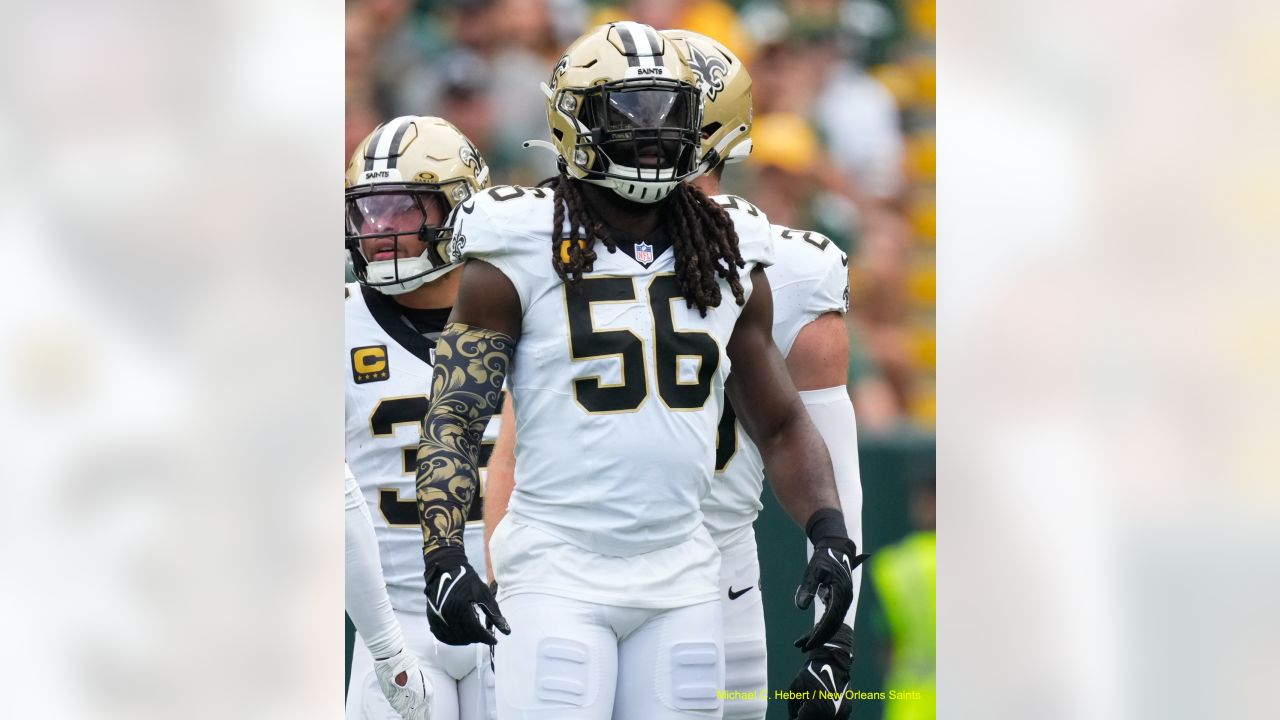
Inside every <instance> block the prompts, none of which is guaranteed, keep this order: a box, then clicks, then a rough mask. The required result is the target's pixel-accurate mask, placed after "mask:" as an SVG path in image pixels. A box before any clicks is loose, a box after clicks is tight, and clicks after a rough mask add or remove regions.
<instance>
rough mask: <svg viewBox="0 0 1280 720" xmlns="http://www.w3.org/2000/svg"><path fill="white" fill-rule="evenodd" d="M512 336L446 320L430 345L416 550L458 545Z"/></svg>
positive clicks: (496, 406) (420, 452)
mask: <svg viewBox="0 0 1280 720" xmlns="http://www.w3.org/2000/svg"><path fill="white" fill-rule="evenodd" d="M514 352H515V340H513V339H512V338H511V337H510V336H508V335H504V334H502V333H500V332H495V331H493V330H486V329H484V328H478V327H471V326H470V325H463V324H461V323H449V324H448V325H446V326H445V327H444V332H443V333H441V335H440V339H439V340H438V341H437V342H436V364H435V369H434V371H433V372H432V375H431V406H430V408H429V409H428V410H427V416H426V418H425V420H424V422H423V431H422V442H420V443H419V444H418V474H417V490H418V517H419V519H420V520H421V521H422V537H423V545H422V553H423V555H424V556H425V555H430V554H432V553H434V552H436V551H437V550H442V549H444V548H447V547H456V548H458V549H462V530H463V526H464V525H466V522H467V509H468V508H469V507H471V501H472V498H473V497H474V496H475V493H476V488H477V487H478V486H479V475H478V469H479V466H480V463H479V452H480V441H481V438H482V437H483V435H484V428H485V425H487V424H488V423H489V418H491V417H492V416H493V415H494V413H496V412H497V411H498V409H499V403H500V402H501V399H502V383H503V381H504V380H505V379H506V377H507V368H508V367H509V366H510V364H511V356H512V354H513V353H514Z"/></svg>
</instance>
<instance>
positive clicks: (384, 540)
mask: <svg viewBox="0 0 1280 720" xmlns="http://www.w3.org/2000/svg"><path fill="white" fill-rule="evenodd" d="M449 310H450V309H449V308H441V309H438V310H418V311H414V310H408V309H406V308H404V307H402V306H401V305H399V304H397V303H396V302H395V301H394V300H392V299H391V298H390V297H388V296H386V295H383V294H382V293H379V292H377V291H376V290H371V289H369V288H366V287H363V286H360V285H357V284H354V283H353V284H351V285H348V286H347V301H346V362H345V372H346V379H347V382H346V416H347V445H346V456H347V464H348V465H350V467H351V472H352V473H353V474H354V475H355V477H356V480H357V482H359V484H360V491H361V493H362V494H363V495H364V499H365V501H366V502H367V503H369V513H370V515H372V516H373V525H374V530H375V532H376V534H377V537H378V555H379V558H380V559H381V562H382V575H383V577H384V578H385V579H386V582H387V593H388V595H389V596H390V598H391V605H392V607H394V608H395V609H396V610H399V611H401V612H414V613H424V614H425V613H426V608H427V605H426V596H425V595H424V590H425V581H424V579H423V571H424V570H425V566H424V565H423V562H422V528H421V526H420V524H419V521H418V504H417V500H416V497H417V492H416V487H415V470H416V468H417V463H416V462H415V457H416V454H417V450H418V440H419V438H420V436H421V432H422V419H423V417H424V416H425V415H426V414H427V406H428V404H429V402H430V401H429V395H430V393H431V372H432V360H433V357H434V353H435V340H436V338H438V337H439V333H440V330H441V329H442V328H443V327H444V324H445V322H446V320H447V319H448V315H449ZM498 423H499V418H498V416H496V415H495V416H494V418H493V420H492V421H491V422H490V423H489V426H488V427H487V428H486V429H485V434H484V445H483V447H482V449H481V457H480V465H481V467H482V468H483V466H484V465H486V464H487V460H488V456H489V453H490V452H491V451H492V450H493V442H494V440H496V439H497V436H498ZM483 476H484V470H483V469H482V470H481V485H480V487H481V491H480V492H479V493H476V496H475V501H474V502H473V504H472V506H471V508H470V511H469V513H468V515H467V526H466V529H465V530H464V533H463V535H464V537H463V541H464V543H465V545H466V553H467V559H468V560H469V561H470V562H471V566H472V567H474V568H476V570H477V571H479V572H481V573H483V572H484V569H485V556H484V527H483V518H482V515H481V512H482V509H483V504H482V501H481V496H482V495H483V492H484V477H483Z"/></svg>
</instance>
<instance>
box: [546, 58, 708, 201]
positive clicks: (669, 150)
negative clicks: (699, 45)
mask: <svg viewBox="0 0 1280 720" xmlns="http://www.w3.org/2000/svg"><path fill="white" fill-rule="evenodd" d="M700 100H701V96H700V94H699V91H698V89H697V88H696V87H694V86H693V85H690V84H689V83H685V82H681V81H678V80H672V79H668V78H644V79H635V78H633V79H626V80H615V81H613V82H607V83H602V84H599V85H594V86H592V87H589V88H586V89H583V90H565V91H562V92H561V93H560V95H559V98H558V100H557V109H558V110H559V111H560V112H561V113H563V114H565V115H568V116H570V117H571V118H573V117H574V111H579V110H580V112H578V113H577V115H576V119H575V121H576V122H577V124H578V126H579V131H580V132H579V134H578V138H577V143H576V145H575V149H574V152H573V155H574V156H573V157H572V158H566V160H568V161H569V162H571V163H573V164H574V165H576V166H577V167H578V168H579V169H580V170H582V171H585V173H586V175H585V177H584V178H583V179H584V180H585V181H587V182H591V183H594V184H596V185H602V186H604V187H608V188H610V189H612V190H613V191H614V192H616V193H617V194H619V195H621V196H622V197H624V198H626V199H628V200H631V201H633V202H640V203H653V202H657V201H659V200H661V199H663V198H664V197H666V196H667V195H668V194H669V193H670V192H671V190H672V189H674V188H675V186H676V184H677V183H679V182H680V181H681V180H683V179H684V178H686V177H688V176H689V175H690V174H692V173H693V172H694V171H695V170H696V169H697V168H696V166H697V159H698V143H699V141H700V134H699V127H700V125H701V117H702V108H701V103H700Z"/></svg>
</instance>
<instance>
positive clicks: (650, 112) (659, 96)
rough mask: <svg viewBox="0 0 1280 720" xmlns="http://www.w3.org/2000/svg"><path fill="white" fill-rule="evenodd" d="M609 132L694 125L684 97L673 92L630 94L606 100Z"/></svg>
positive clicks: (616, 94)
mask: <svg viewBox="0 0 1280 720" xmlns="http://www.w3.org/2000/svg"><path fill="white" fill-rule="evenodd" d="M605 119H606V122H607V129H609V130H631V129H646V128H684V127H688V126H689V125H690V123H692V122H693V116H692V115H691V114H690V112H689V103H688V98H687V97H686V93H681V92H678V91H676V90H631V91H622V92H611V93H609V94H608V95H607V96H606V113H605Z"/></svg>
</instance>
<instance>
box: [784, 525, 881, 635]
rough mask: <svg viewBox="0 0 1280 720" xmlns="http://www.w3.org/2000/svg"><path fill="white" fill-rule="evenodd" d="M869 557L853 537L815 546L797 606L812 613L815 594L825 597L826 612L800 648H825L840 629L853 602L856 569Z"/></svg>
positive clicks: (815, 544)
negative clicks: (860, 552) (825, 644)
mask: <svg viewBox="0 0 1280 720" xmlns="http://www.w3.org/2000/svg"><path fill="white" fill-rule="evenodd" d="M868 557H870V556H869V555H859V554H858V546H857V545H855V544H854V542H853V541H852V540H850V539H849V538H841V537H826V538H821V539H819V540H817V541H816V542H814V544H813V557H812V558H810V559H809V565H808V567H806V568H805V569H804V577H803V578H801V580H800V587H799V588H797V589H796V607H798V608H800V609H801V610H808V609H809V606H810V605H812V604H813V596H814V595H815V594H817V595H818V597H820V598H822V602H823V603H824V604H825V605H826V611H825V612H823V613H822V617H821V618H818V624H817V625H815V626H814V628H813V630H811V631H810V632H809V633H807V634H806V635H805V636H804V637H802V638H800V639H799V640H796V647H798V648H800V649H801V650H803V651H804V652H809V651H810V650H813V649H814V648H816V647H819V646H820V645H822V643H824V642H826V641H827V640H829V639H830V638H831V636H832V635H834V634H835V632H836V630H838V629H840V625H841V624H842V623H843V622H844V616H845V613H847V612H848V611H849V605H851V604H852V603H853V569H854V568H856V567H858V566H859V565H861V564H862V561H863V560H866V559H867V558H868Z"/></svg>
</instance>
